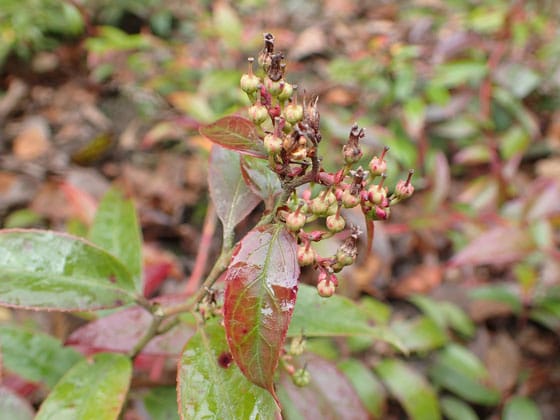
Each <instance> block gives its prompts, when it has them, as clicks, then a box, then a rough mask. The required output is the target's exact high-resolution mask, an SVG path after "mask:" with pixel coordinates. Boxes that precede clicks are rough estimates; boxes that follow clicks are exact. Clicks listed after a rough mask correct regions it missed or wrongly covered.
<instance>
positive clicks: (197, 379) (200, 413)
mask: <svg viewBox="0 0 560 420" xmlns="http://www.w3.org/2000/svg"><path fill="white" fill-rule="evenodd" d="M177 396H178V401H179V414H180V416H181V418H182V419H185V420H186V419H198V418H205V419H216V420H221V419H249V418H251V419H253V418H254V419H273V418H275V413H276V411H277V406H276V403H275V402H274V399H273V398H272V397H271V396H270V394H269V393H268V392H267V391H265V390H264V389H262V388H259V387H258V386H256V385H253V384H252V383H251V382H249V381H248V380H247V379H246V378H245V376H243V374H242V373H241V371H240V370H239V368H238V367H237V366H236V365H235V363H233V362H232V359H231V353H230V352H229V349H228V345H227V342H226V337H225V331H224V328H223V327H222V326H220V325H219V324H218V322H216V321H209V322H208V323H207V324H206V325H204V326H203V327H202V328H200V329H199V330H198V332H197V333H196V334H195V335H194V336H193V337H192V338H191V339H190V340H189V341H188V343H187V345H186V346H185V349H184V351H183V355H182V356H181V360H180V361H179V366H178V368H177Z"/></svg>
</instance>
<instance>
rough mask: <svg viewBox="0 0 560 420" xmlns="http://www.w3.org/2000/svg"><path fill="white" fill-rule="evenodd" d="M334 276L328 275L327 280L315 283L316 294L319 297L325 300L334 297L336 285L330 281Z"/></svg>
mask: <svg viewBox="0 0 560 420" xmlns="http://www.w3.org/2000/svg"><path fill="white" fill-rule="evenodd" d="M333 276H334V274H332V275H330V276H329V277H327V278H324V279H322V280H320V281H319V283H317V292H319V296H321V297H324V298H327V297H331V296H332V295H334V292H335V291H336V285H335V283H334V282H333V281H331V279H330V277H333Z"/></svg>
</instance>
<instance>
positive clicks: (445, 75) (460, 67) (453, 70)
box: [432, 60, 488, 88]
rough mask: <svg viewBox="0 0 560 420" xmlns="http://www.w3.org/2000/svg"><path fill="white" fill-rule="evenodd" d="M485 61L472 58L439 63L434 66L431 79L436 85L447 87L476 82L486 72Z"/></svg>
mask: <svg viewBox="0 0 560 420" xmlns="http://www.w3.org/2000/svg"><path fill="white" fill-rule="evenodd" d="M487 72H488V66H487V64H486V62H479V61H473V60H460V61H454V62H449V63H445V64H442V65H440V66H439V67H437V68H436V74H435V76H434V79H433V80H432V81H433V82H434V83H437V84H438V85H442V86H445V87H448V88H452V87H456V86H459V85H463V84H467V83H469V84H473V85H474V84H477V83H479V82H480V81H481V80H482V79H483V78H484V77H485V76H486V74H487Z"/></svg>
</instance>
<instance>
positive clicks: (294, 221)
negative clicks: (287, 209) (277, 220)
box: [286, 210, 307, 232]
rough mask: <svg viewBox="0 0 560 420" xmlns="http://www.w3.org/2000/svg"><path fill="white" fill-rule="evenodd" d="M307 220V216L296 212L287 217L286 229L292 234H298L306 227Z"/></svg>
mask: <svg viewBox="0 0 560 420" xmlns="http://www.w3.org/2000/svg"><path fill="white" fill-rule="evenodd" d="M306 219H307V218H306V217H305V214H303V213H300V212H299V211H298V210H296V211H294V212H292V213H289V214H288V215H287V216H286V227H287V228H288V229H289V230H291V231H292V232H297V231H299V230H300V229H301V228H302V227H304V226H305V221H306Z"/></svg>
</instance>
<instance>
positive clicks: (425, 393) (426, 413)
mask: <svg viewBox="0 0 560 420" xmlns="http://www.w3.org/2000/svg"><path fill="white" fill-rule="evenodd" d="M375 371H376V372H377V374H378V375H379V377H380V378H381V380H382V381H383V382H384V383H385V385H387V387H388V388H389V391H390V392H391V394H392V395H393V396H394V397H395V398H396V399H397V400H398V401H399V403H400V404H401V405H402V406H403V408H404V409H405V411H406V413H407V414H408V416H409V417H410V418H411V419H412V420H439V419H441V413H440V409H439V405H438V401H437V399H436V395H435V393H434V391H433V390H432V388H431V387H430V385H428V383H427V382H426V380H425V379H424V377H422V376H421V375H420V374H419V373H418V372H416V371H415V370H413V369H412V368H410V367H408V366H407V365H406V364H405V363H403V362H401V361H400V360H397V359H385V360H383V361H382V362H381V363H379V364H378V365H377V366H376V367H375Z"/></svg>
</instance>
